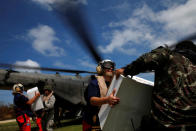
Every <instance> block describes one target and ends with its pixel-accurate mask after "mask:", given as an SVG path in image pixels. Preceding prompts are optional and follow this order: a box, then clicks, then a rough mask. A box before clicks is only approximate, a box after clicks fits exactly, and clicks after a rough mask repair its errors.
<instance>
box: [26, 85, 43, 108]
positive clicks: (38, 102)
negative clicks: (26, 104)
mask: <svg viewBox="0 0 196 131" xmlns="http://www.w3.org/2000/svg"><path fill="white" fill-rule="evenodd" d="M35 92H39V90H38V88H37V87H34V88H31V89H29V90H27V97H28V98H29V99H32V98H33V97H34V96H35ZM43 108H44V105H43V102H42V98H41V96H40V97H39V98H37V100H36V101H35V102H34V103H33V104H31V109H32V110H33V111H37V110H40V109H43Z"/></svg>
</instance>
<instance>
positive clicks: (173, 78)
mask: <svg viewBox="0 0 196 131" xmlns="http://www.w3.org/2000/svg"><path fill="white" fill-rule="evenodd" d="M190 45H191V46H190ZM195 63H196V46H195V45H194V44H193V43H192V42H189V41H188V42H187V41H185V42H182V43H179V44H177V46H176V48H175V50H170V49H169V48H168V47H165V48H164V47H159V48H157V49H155V50H152V51H151V52H150V53H146V54H144V55H142V56H141V57H139V58H138V59H137V60H135V61H134V62H132V63H131V64H129V65H127V66H126V67H124V68H122V69H119V70H117V71H116V72H117V73H116V74H117V75H119V74H122V73H123V74H124V75H125V76H126V75H132V76H133V75H137V74H139V73H140V72H144V71H147V70H150V71H152V70H154V72H155V82H154V83H155V85H154V88H153V95H152V111H151V113H152V114H151V116H153V118H150V119H149V120H148V122H150V125H149V126H152V129H164V130H165V129H166V128H168V127H171V128H172V127H176V128H177V127H179V128H178V129H180V128H182V127H184V125H185V126H193V128H194V127H195V126H196V122H195V121H196V65H195ZM153 120H155V123H153V122H152V121H153ZM156 125H157V126H156ZM147 126H148V125H147V124H146V126H145V127H147ZM191 128H192V127H191Z"/></svg>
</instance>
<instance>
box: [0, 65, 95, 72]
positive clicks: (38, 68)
mask: <svg viewBox="0 0 196 131" xmlns="http://www.w3.org/2000/svg"><path fill="white" fill-rule="evenodd" d="M0 67H4V68H17V69H32V70H43V71H55V72H66V73H76V74H79V73H90V74H96V72H90V71H83V70H71V69H55V68H47V67H33V66H23V65H12V64H3V63H0Z"/></svg>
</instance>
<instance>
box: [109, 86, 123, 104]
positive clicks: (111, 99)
mask: <svg viewBox="0 0 196 131" xmlns="http://www.w3.org/2000/svg"><path fill="white" fill-rule="evenodd" d="M115 92H116V89H115V88H114V90H113V91H112V93H111V94H110V95H109V96H108V104H109V105H110V106H111V107H113V106H114V105H116V104H118V103H119V101H120V98H118V97H116V96H114V94H115Z"/></svg>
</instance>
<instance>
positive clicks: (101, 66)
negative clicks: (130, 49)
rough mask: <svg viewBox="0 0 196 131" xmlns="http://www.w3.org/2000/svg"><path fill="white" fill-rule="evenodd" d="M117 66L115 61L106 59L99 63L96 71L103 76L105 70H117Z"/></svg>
mask: <svg viewBox="0 0 196 131" xmlns="http://www.w3.org/2000/svg"><path fill="white" fill-rule="evenodd" d="M115 66H116V64H115V63H114V62H113V61H111V60H109V59H106V60H102V61H101V62H99V64H98V66H97V67H96V70H97V73H98V74H99V75H100V74H103V70H104V69H111V68H113V69H115Z"/></svg>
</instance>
